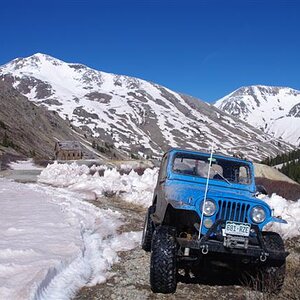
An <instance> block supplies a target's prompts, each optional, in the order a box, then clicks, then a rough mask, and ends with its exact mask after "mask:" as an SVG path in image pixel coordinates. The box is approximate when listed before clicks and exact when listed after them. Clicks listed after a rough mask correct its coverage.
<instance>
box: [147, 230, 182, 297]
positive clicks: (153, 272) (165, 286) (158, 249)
mask: <svg viewBox="0 0 300 300" xmlns="http://www.w3.org/2000/svg"><path fill="white" fill-rule="evenodd" d="M175 236H176V233H175V229H174V228H171V227H169V226H159V227H157V229H156V230H155V231H154V234H153V239H152V253H151V264H150V285H151V290H152V291H153V292H154V293H163V294H169V293H174V292H175V291H176V287H177V267H176V252H177V242H176V237H175Z"/></svg>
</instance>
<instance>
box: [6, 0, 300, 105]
mask: <svg viewBox="0 0 300 300" xmlns="http://www.w3.org/2000/svg"><path fill="white" fill-rule="evenodd" d="M299 14H300V1H297V0H293V1H292V0H290V1H289V0H285V1H284V0H281V1H279V0H277V1H276V0H273V1H268V0H266V1H262V0H261V1H259V0H252V1H250V0H236V1H234V0H226V1H225V0H224V1H222V0H219V1H218V0H206V1H205V0H202V1H201V0H198V1H197V0H195V1H192V0H182V1H179V0H178V1H175V0H160V1H159V0H139V1H138V0H128V1H126V0H119V1H118V0H111V1H109V0H102V1H101V0H99V1H96V0H94V1H92V0H91V1H88V0H86V1H84V0H60V1H58V0H52V1H46V0H44V1H42V0H41V1H30V0H27V1H23V0H20V1H15V0H10V1H2V2H1V18H0V33H1V46H0V49H1V50H0V65H2V64H4V63H6V62H8V61H10V60H12V59H14V58H16V57H26V56H29V55H32V54H34V53H36V52H42V53H46V54H49V55H52V56H54V57H56V58H59V59H62V60H64V61H67V62H79V63H83V64H85V65H88V66H90V67H92V68H95V69H97V70H102V71H106V72H111V73H116V74H124V75H129V76H135V77H139V78H143V79H145V80H149V81H153V82H156V83H159V84H162V85H165V86H167V87H169V88H170V89H172V90H175V91H178V92H183V93H185V94H189V95H193V96H196V97H198V98H200V99H202V100H205V101H209V102H212V101H215V100H217V99H219V98H221V97H223V96H225V95H226V94H228V93H230V92H232V91H233V90H235V89H237V88H239V87H241V86H244V85H252V84H264V85H279V86H289V87H292V88H295V89H299V90H300V76H299V70H300V17H299Z"/></svg>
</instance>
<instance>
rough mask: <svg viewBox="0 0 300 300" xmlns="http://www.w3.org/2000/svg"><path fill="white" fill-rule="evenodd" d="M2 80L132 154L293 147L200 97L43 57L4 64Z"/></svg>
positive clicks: (265, 152)
mask: <svg viewBox="0 0 300 300" xmlns="http://www.w3.org/2000/svg"><path fill="white" fill-rule="evenodd" d="M0 78H2V80H3V81H5V82H6V83H7V84H10V85H11V86H13V87H15V88H16V89H17V90H18V91H19V92H20V93H22V94H23V95H25V96H26V97H27V98H28V99H29V100H30V101H32V102H34V103H35V104H37V105H38V106H43V107H45V108H47V109H48V110H49V111H55V112H57V113H58V114H59V116H60V117H61V118H63V119H64V120H66V121H68V122H70V124H72V125H74V126H76V127H80V128H81V129H82V130H83V131H84V132H85V134H86V136H89V137H97V138H99V140H102V141H104V142H107V143H109V144H113V145H114V146H115V147H116V148H117V149H120V150H124V151H127V153H135V154H139V155H144V156H146V155H147V156H160V155H161V153H162V152H163V151H165V150H167V149H168V148H169V147H183V148H188V149H198V150H207V149H208V148H209V146H210V145H211V144H214V145H215V146H216V147H217V148H218V149H217V151H218V152H222V153H224V154H233V153H235V152H237V151H242V152H243V153H244V154H245V156H247V157H248V158H250V159H253V160H256V161H258V160H261V159H263V158H265V157H268V156H274V155H277V154H278V153H281V152H283V151H287V150H289V149H292V147H291V146H290V145H288V144H286V143H284V142H283V141H280V142H279V141H276V140H274V141H270V139H271V138H270V136H269V135H267V134H265V133H262V132H261V131H260V130H258V129H256V128H254V127H251V126H249V125H248V124H246V123H245V122H243V121H239V120H237V119H236V118H234V117H232V116H230V115H228V114H227V113H224V112H222V111H220V110H219V109H217V108H216V107H214V106H213V105H210V104H208V103H205V102H203V101H200V100H199V99H195V98H193V97H190V96H186V95H182V94H178V93H175V92H173V91H171V90H170V89H168V88H165V87H163V86H160V85H158V84H155V83H150V82H147V81H145V80H141V79H137V78H133V77H128V76H122V75H115V74H110V73H104V72H101V71H97V70H93V69H91V68H89V67H87V66H84V65H82V64H74V63H65V62H63V61H61V60H58V59H55V58H53V57H51V56H48V55H45V54H40V53H38V54H35V55H33V56H30V57H27V58H18V59H15V60H13V61H11V62H9V63H7V64H6V65H4V66H2V67H0Z"/></svg>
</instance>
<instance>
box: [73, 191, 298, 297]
mask: <svg viewBox="0 0 300 300" xmlns="http://www.w3.org/2000/svg"><path fill="white" fill-rule="evenodd" d="M93 204H94V205H96V206H98V207H100V208H104V209H105V208H110V209H114V210H116V211H119V212H121V213H122V215H123V216H124V221H125V225H124V226H123V227H122V228H121V229H120V230H121V231H131V230H133V231H137V230H142V228H143V222H144V215H145V210H144V209H143V208H141V207H139V206H136V205H133V204H129V203H126V202H124V201H122V200H120V199H119V198H116V197H109V198H107V197H105V198H101V199H98V200H97V201H94V202H93ZM286 248H287V250H288V251H290V252H291V254H290V255H289V257H288V260H287V275H286V280H285V285H284V288H283V290H282V292H281V293H280V295H277V296H272V295H267V294H262V293H260V292H258V291H255V290H253V289H251V288H249V287H247V286H243V285H241V284H240V280H239V278H235V279H232V280H228V277H227V275H226V274H225V276H223V278H222V276H218V275H217V274H210V276H208V277H207V278H203V277H202V278H200V279H196V280H195V279H185V278H184V277H181V278H180V281H181V282H179V283H178V286H177V291H176V293H175V294H172V295H163V294H153V293H152V292H151V290H150V285H149V264H150V254H149V253H145V252H144V251H143V250H142V249H141V247H140V246H139V247H137V248H136V249H134V250H131V251H127V252H120V253H119V256H120V261H119V263H116V264H115V265H113V267H112V269H111V272H112V276H111V278H109V279H108V280H107V281H106V282H105V283H103V284H99V285H96V286H93V287H84V288H82V289H81V290H80V291H79V292H78V294H77V295H76V297H75V298H74V299H75V300H98V299H99V300H100V299H106V300H107V299H116V300H121V299H122V300H126V299H141V300H142V299H191V300H193V299H198V300H199V299H219V300H221V299H226V300H229V299H232V300H252V299H253V300H254V299H262V300H267V299H272V300H273V299H274V300H275V299H281V300H283V299H292V300H300V287H299V286H300V284H299V282H300V281H299V280H300V237H298V238H294V239H290V240H288V241H286Z"/></svg>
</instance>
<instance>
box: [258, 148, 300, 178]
mask: <svg viewBox="0 0 300 300" xmlns="http://www.w3.org/2000/svg"><path fill="white" fill-rule="evenodd" d="M261 163H263V164H266V165H268V166H277V165H280V164H282V166H281V168H278V170H279V171H280V172H282V173H283V174H285V175H287V176H288V177H290V178H291V179H293V180H294V181H297V182H299V183H300V149H297V150H293V151H291V152H288V153H283V154H279V155H277V156H276V157H268V158H266V159H264V160H263V161H261Z"/></svg>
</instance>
